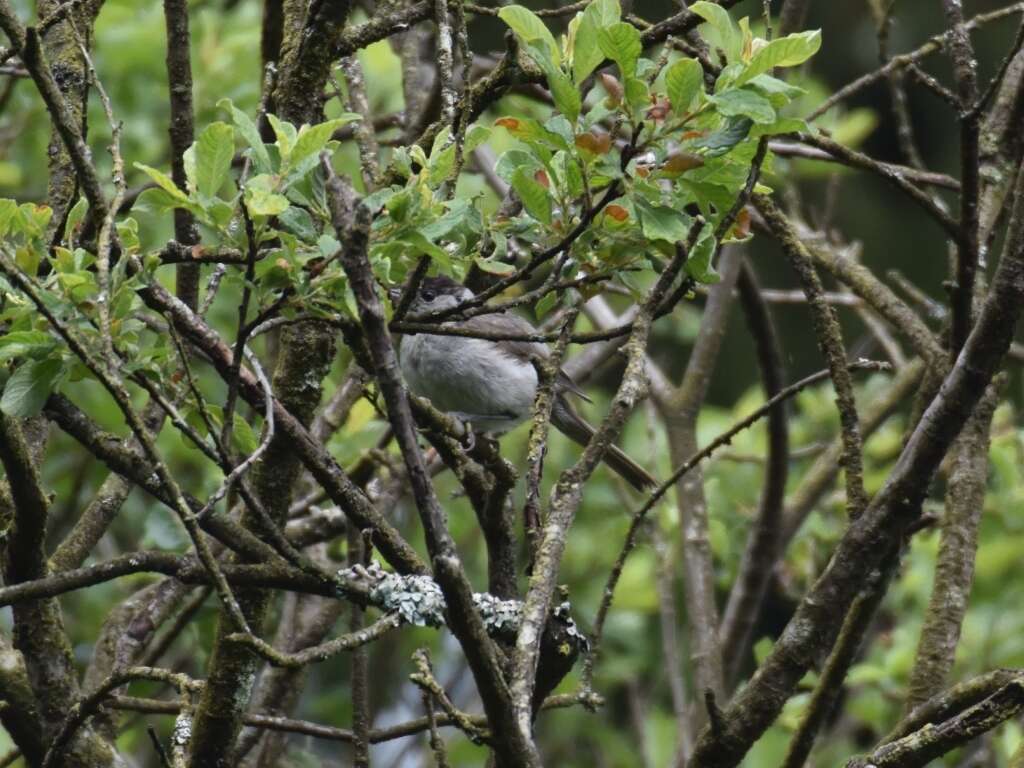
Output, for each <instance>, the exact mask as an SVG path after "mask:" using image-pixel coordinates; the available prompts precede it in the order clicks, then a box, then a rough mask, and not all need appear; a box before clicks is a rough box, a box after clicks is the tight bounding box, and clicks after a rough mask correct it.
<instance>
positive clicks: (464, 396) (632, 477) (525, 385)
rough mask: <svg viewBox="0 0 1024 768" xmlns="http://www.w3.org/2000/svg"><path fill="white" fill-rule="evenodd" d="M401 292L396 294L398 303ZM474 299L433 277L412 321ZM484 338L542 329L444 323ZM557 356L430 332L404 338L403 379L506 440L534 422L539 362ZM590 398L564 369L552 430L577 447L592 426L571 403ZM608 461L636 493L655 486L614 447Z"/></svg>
mask: <svg viewBox="0 0 1024 768" xmlns="http://www.w3.org/2000/svg"><path fill="white" fill-rule="evenodd" d="M400 293H401V291H400V290H395V291H393V292H392V297H393V298H394V297H396V296H397V295H399V294H400ZM473 295H474V294H473V292H472V291H471V290H469V288H467V287H466V286H464V285H461V284H460V283H458V282H456V281H455V280H453V279H452V278H450V277H447V276H445V275H438V276H436V277H427V278H424V279H423V280H422V282H421V283H420V287H419V290H418V291H417V293H416V296H415V298H414V299H413V301H412V303H411V304H410V305H409V311H410V313H411V314H412V315H413V316H416V315H423V314H427V313H433V312H439V311H442V310H446V309H451V308H453V307H456V306H458V305H460V304H462V303H463V302H465V301H467V300H469V299H472V298H473ZM441 327H443V328H461V329H466V330H468V331H479V332H482V333H484V334H490V335H496V334H509V335H520V336H522V335H527V334H536V333H537V330H536V328H534V327H533V326H532V325H531V324H530V322H529V321H528V320H526V319H525V318H522V317H520V316H518V315H514V314H511V313H508V312H494V313H491V314H483V315H475V316H473V317H470V318H468V319H454V320H450V321H447V322H443V323H442V324H441ZM550 355H551V352H550V350H549V349H548V347H547V345H546V344H543V343H539V342H530V341H521V340H514V341H493V340H490V339H481V338H471V337H466V336H454V335H441V334H432V333H424V332H416V333H414V334H409V333H404V334H402V336H401V338H400V340H399V346H398V356H399V365H400V367H401V370H402V376H403V378H404V379H405V382H406V386H407V387H408V388H409V391H411V392H412V393H413V394H416V395H419V396H421V397H425V398H427V399H428V400H430V402H431V403H432V404H433V405H434V406H435V407H436V408H438V409H439V410H442V411H445V412H447V413H448V414H450V415H452V416H455V417H456V418H458V419H460V420H461V421H463V422H468V423H469V424H471V425H472V428H473V429H474V430H475V431H478V432H482V433H485V434H491V435H500V434H504V433H505V432H507V431H509V430H510V429H512V428H513V427H515V426H517V425H519V424H521V423H522V422H524V421H526V420H527V419H529V418H530V416H531V414H532V412H533V403H534V400H535V399H536V396H537V384H538V380H539V377H538V375H537V369H536V367H535V366H534V361H535V360H541V361H542V360H545V359H547V358H548V357H549V356H550ZM569 395H576V396H579V397H581V398H582V399H585V400H588V401H589V398H588V397H587V396H586V395H585V394H584V393H583V392H582V391H581V390H580V388H579V387H578V386H577V385H576V383H575V382H573V380H572V379H571V378H570V376H569V375H568V374H567V373H565V371H563V370H561V369H560V370H559V371H558V374H557V378H556V380H555V401H554V404H553V407H552V411H551V424H552V425H553V426H554V427H555V428H556V429H558V431H560V432H562V433H563V434H564V435H566V436H567V437H569V438H570V439H571V440H573V441H575V442H577V443H579V444H580V445H586V444H587V442H588V441H589V440H590V438H591V437H592V436H593V435H594V431H595V430H594V427H592V426H591V425H590V424H588V423H587V421H586V420H585V419H583V417H582V416H580V415H579V414H578V413H577V412H576V411H575V410H574V409H573V407H572V404H571V403H570V401H569V399H568V396H569ZM604 462H605V463H606V464H607V465H608V466H609V467H611V469H612V470H614V471H615V472H617V473H618V474H619V475H621V476H622V478H623V479H624V480H626V482H628V483H629V484H630V485H631V486H633V487H634V488H636V489H637V490H638V491H644V490H646V489H648V488H650V487H652V486H654V485H655V480H654V478H653V477H652V476H651V475H650V473H648V472H647V470H645V469H644V468H643V467H641V466H640V465H639V464H637V463H636V462H635V461H633V460H632V459H631V458H629V456H627V455H626V454H625V453H623V451H622V450H621V449H619V448H618V447H616V446H614V445H612V446H609V448H608V450H607V451H606V453H605V455H604Z"/></svg>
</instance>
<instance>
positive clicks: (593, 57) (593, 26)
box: [570, 0, 622, 85]
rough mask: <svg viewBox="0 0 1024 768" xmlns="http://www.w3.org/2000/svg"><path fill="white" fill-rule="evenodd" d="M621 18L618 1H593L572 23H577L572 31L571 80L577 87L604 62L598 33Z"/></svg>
mask: <svg viewBox="0 0 1024 768" xmlns="http://www.w3.org/2000/svg"><path fill="white" fill-rule="evenodd" d="M621 16H622V9H621V8H620V7H619V2H618V0H594V2H592V3H591V4H590V5H588V6H587V7H586V8H585V9H584V11H583V13H581V14H579V15H578V16H577V17H576V19H573V22H577V19H578V23H577V24H576V25H575V27H574V28H573V25H570V29H571V30H572V34H571V39H572V78H573V80H574V81H575V82H576V84H577V85H579V84H580V83H582V82H583V81H584V80H585V79H586V78H587V76H588V75H590V73H591V72H593V71H594V70H595V69H597V67H598V66H600V64H601V62H602V61H604V54H603V53H602V52H601V46H600V45H599V44H598V42H597V36H598V33H599V32H600V31H601V30H602V29H607V28H608V27H611V26H612V25H613V24H617V23H618V21H619V18H620V17H621Z"/></svg>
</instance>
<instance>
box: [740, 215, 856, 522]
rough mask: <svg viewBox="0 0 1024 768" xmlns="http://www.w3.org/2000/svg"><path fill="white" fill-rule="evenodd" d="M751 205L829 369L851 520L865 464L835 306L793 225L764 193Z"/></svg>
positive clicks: (851, 383) (854, 516)
mask: <svg viewBox="0 0 1024 768" xmlns="http://www.w3.org/2000/svg"><path fill="white" fill-rule="evenodd" d="M754 205H755V206H756V207H757V210H758V211H759V212H760V213H761V215H762V216H764V218H765V221H766V223H767V225H768V228H769V229H771V231H772V234H774V235H775V237H776V238H777V239H778V241H779V244H780V245H781V246H782V250H783V252H784V253H785V254H786V257H787V258H788V259H789V263H790V266H791V267H792V269H793V271H795V272H796V273H797V277H798V278H799V279H800V283H801V285H802V287H803V289H804V293H806V294H807V300H808V302H809V303H810V308H811V318H812V319H813V321H814V330H815V335H816V336H817V339H818V348H819V349H820V350H821V353H822V355H823V356H824V357H825V361H826V362H827V364H828V368H829V370H830V371H831V372H832V385H833V386H834V387H835V391H836V408H837V409H838V410H839V421H840V424H841V425H842V430H843V435H842V437H843V460H842V466H843V471H844V475H845V478H846V503H847V512H848V514H849V516H850V519H851V520H856V519H857V518H858V517H859V516H860V515H861V513H863V511H864V509H865V508H866V507H867V505H868V497H867V494H866V493H865V492H864V467H863V457H862V455H861V453H862V450H863V443H862V440H861V435H860V423H859V420H858V418H857V406H856V403H855V401H854V395H853V382H852V381H851V379H850V374H849V371H848V370H847V365H846V350H845V349H844V348H843V337H842V331H841V329H840V327H839V321H838V319H837V317H836V313H835V309H833V308H832V307H831V306H829V305H828V303H827V302H826V301H825V300H824V292H825V289H824V287H823V286H822V284H821V278H819V277H818V273H817V272H816V271H815V269H814V266H813V264H812V259H811V255H810V253H809V252H808V250H807V248H806V246H805V245H804V244H803V242H802V241H801V240H800V239H799V237H798V236H797V234H796V231H795V230H794V228H793V225H792V224H791V223H790V222H789V220H788V219H786V217H785V215H783V213H782V211H780V210H779V208H778V207H777V206H776V205H775V203H773V202H772V201H771V199H770V198H768V197H767V196H764V195H757V196H756V197H755V198H754Z"/></svg>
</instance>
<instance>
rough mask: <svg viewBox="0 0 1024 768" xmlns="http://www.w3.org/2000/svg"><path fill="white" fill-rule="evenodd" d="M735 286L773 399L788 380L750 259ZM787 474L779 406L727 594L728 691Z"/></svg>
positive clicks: (753, 612)
mask: <svg viewBox="0 0 1024 768" xmlns="http://www.w3.org/2000/svg"><path fill="white" fill-rule="evenodd" d="M737 287H738V288H739V298H740V307H741V308H742V309H743V313H744V314H745V315H746V318H747V327H748V328H749V330H750V334H751V336H752V337H753V338H754V344H755V348H756V350H757V361H758V367H759V368H760V369H761V381H762V382H763V385H764V394H765V397H766V398H772V397H774V396H775V395H776V394H778V392H779V390H781V389H782V387H783V385H784V382H785V372H784V370H783V366H782V349H781V346H780V344H779V337H778V334H777V333H776V331H775V324H774V322H773V320H772V315H771V310H770V309H769V308H768V304H767V303H766V302H765V301H764V298H763V297H762V296H761V291H760V286H759V285H758V283H757V276H756V275H755V273H754V269H753V267H752V266H751V265H750V262H749V261H744V263H743V266H742V268H741V270H740V275H739V281H738V283H737ZM788 474H789V428H788V426H787V422H786V406H785V403H779V404H778V405H776V406H775V407H774V408H772V410H771V411H770V412H769V414H768V461H767V462H766V464H765V481H764V490H763V491H762V492H761V502H760V505H759V507H758V513H757V518H756V520H755V522H754V525H753V527H752V528H751V531H750V533H749V535H748V537H747V546H746V548H745V550H744V552H743V559H742V561H741V562H740V570H739V573H738V574H737V576H736V582H735V584H734V585H733V588H732V591H731V592H730V593H729V600H728V602H727V603H726V607H725V611H724V613H723V616H722V627H721V631H720V632H719V634H720V636H721V643H722V658H723V659H724V660H726V661H725V664H726V676H725V678H726V682H727V684H728V685H729V686H730V687H731V686H732V685H733V684H735V682H736V678H737V676H738V674H739V669H740V666H741V664H742V662H743V660H744V659H745V658H746V656H747V649H748V648H749V646H750V640H751V632H752V631H753V628H754V624H755V623H756V622H757V619H758V616H760V614H761V608H762V607H763V604H764V598H765V595H766V594H767V591H768V583H769V574H770V573H771V571H772V569H773V568H774V566H775V561H776V558H777V557H778V555H779V551H780V548H779V539H780V534H781V522H782V508H783V503H784V501H785V492H786V478H787V476H788Z"/></svg>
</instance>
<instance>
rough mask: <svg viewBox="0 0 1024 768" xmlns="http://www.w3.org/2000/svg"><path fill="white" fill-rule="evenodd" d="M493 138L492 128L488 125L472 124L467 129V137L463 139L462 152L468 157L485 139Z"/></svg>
mask: <svg viewBox="0 0 1024 768" xmlns="http://www.w3.org/2000/svg"><path fill="white" fill-rule="evenodd" d="M489 138H491V129H490V128H488V127H487V126H486V125H480V124H479V123H477V124H476V125H473V126H470V129H469V130H468V131H466V138H465V139H463V141H462V154H463V156H464V157H468V156H469V153H470V152H472V151H473V150H474V149H476V148H477V147H479V146H480V145H481V144H483V143H484V142H485V141H487V140H488V139H489Z"/></svg>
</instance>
